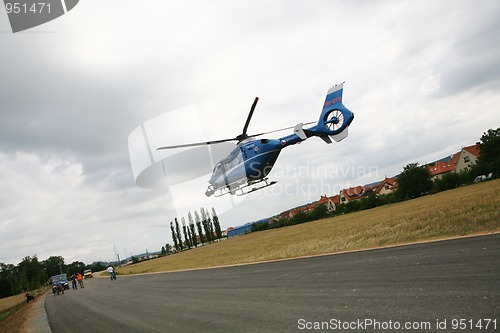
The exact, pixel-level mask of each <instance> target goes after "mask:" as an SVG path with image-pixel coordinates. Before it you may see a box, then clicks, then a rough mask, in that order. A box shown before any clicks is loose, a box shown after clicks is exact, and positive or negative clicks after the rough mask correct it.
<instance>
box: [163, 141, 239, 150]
mask: <svg viewBox="0 0 500 333" xmlns="http://www.w3.org/2000/svg"><path fill="white" fill-rule="evenodd" d="M228 141H238V139H237V138H232V139H223V140H215V141H206V142H197V143H187V144H183V145H175V146H165V147H159V148H156V150H162V149H175V148H186V147H197V146H204V145H212V144H215V143H222V142H228Z"/></svg>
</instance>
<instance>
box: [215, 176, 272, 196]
mask: <svg viewBox="0 0 500 333" xmlns="http://www.w3.org/2000/svg"><path fill="white" fill-rule="evenodd" d="M262 182H265V183H266V184H265V185H262V186H258V187H253V188H251V189H250V190H248V191H245V189H247V188H248V187H251V186H253V185H255V184H259V183H262ZM277 182H278V181H276V180H273V181H271V182H268V181H267V178H264V179H261V180H258V181H252V182H249V183H248V184H246V185H243V186H238V187H235V188H233V189H229V188H227V187H225V188H220V189H218V190H217V191H218V192H212V193H213V195H214V197H216V198H218V197H222V196H224V195H227V194H231V195H236V196H239V197H241V196H243V195H246V194H249V193H252V192H255V191H258V190H261V189H263V188H266V187H268V186H271V185H274V184H276V183H277ZM212 191H213V190H212ZM207 193H208V190H207ZM212 193H210V194H212Z"/></svg>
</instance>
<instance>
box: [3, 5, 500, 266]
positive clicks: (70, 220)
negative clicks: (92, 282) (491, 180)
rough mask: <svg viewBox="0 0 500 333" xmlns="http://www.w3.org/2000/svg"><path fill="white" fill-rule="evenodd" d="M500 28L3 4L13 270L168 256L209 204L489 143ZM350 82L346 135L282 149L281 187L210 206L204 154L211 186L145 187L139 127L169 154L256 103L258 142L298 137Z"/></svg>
mask: <svg viewBox="0 0 500 333" xmlns="http://www.w3.org/2000/svg"><path fill="white" fill-rule="evenodd" d="M498 17H500V3H499V2H498V1H496V0H481V1H479V2H477V1H456V0H453V1H344V0H343V1H334V0H333V1H332V0H325V1H320V0H313V1H310V0H303V1H291V2H290V1H278V0H274V1H268V0H266V1H259V0H252V1H209V2H207V1H185V0H182V1H165V0H161V1H160V0H150V1H146V2H140V3H138V2H137V1H125V0H121V1H118V0H115V1H112V0H109V1H97V0H85V1H80V3H79V4H78V5H77V6H76V7H75V8H74V9H73V10H72V11H70V12H68V13H67V14H65V15H64V16H62V17H60V18H58V19H55V20H54V21H51V22H49V23H47V24H44V25H41V26H39V27H35V28H33V29H30V30H27V31H25V32H20V33H16V34H13V33H12V32H11V29H10V25H9V21H8V18H7V15H6V12H5V11H4V10H3V9H0V45H1V47H0V114H1V121H0V262H5V263H14V264H17V263H18V262H20V261H21V260H22V258H23V257H25V256H32V255H35V254H36V255H37V256H38V258H39V259H41V260H43V259H46V258H48V257H49V256H52V255H61V256H63V257H64V258H65V259H66V262H67V263H70V262H72V261H75V260H78V261H83V262H86V263H91V262H92V261H95V260H113V259H114V258H115V257H114V248H116V251H117V252H119V254H120V257H122V258H123V257H125V256H129V255H131V254H137V253H141V252H145V251H146V249H148V250H149V251H156V250H159V249H160V248H161V246H162V245H164V244H165V243H172V240H171V236H170V229H169V222H170V221H171V220H173V219H174V218H175V217H176V216H177V217H181V216H186V215H187V212H188V211H193V210H195V209H197V210H199V208H200V207H202V206H203V207H206V208H211V207H212V206H213V207H214V208H215V209H216V210H217V211H218V212H219V215H220V220H221V223H222V226H223V227H224V228H227V227H229V226H237V225H241V224H244V223H246V222H249V221H253V220H257V219H260V218H263V217H267V216H271V215H273V214H276V213H279V212H281V211H284V210H286V209H288V208H292V207H294V206H297V205H300V204H304V203H307V202H312V201H315V200H317V199H319V197H320V195H322V194H327V195H334V194H336V193H337V192H338V191H339V190H340V189H341V188H343V187H347V186H353V185H360V184H366V183H370V182H373V181H377V180H381V179H383V178H384V176H386V175H387V176H393V175H395V174H397V173H399V172H400V171H401V170H402V168H403V166H405V165H406V164H408V163H411V162H419V163H421V164H422V163H426V162H431V161H434V160H436V159H439V158H441V157H444V156H446V155H449V154H451V153H454V152H456V151H458V150H459V149H460V147H462V146H467V145H471V144H474V143H475V142H476V141H478V140H479V138H480V136H481V135H482V133H483V132H484V131H486V130H487V129H489V128H497V127H499V125H500V112H499V110H498V105H500V94H499V90H500V44H499V43H498V36H500V21H499V20H498ZM343 81H345V82H346V83H345V85H344V104H345V105H346V106H347V107H348V108H349V109H350V110H352V111H353V112H354V113H355V120H354V122H353V123H352V125H351V127H350V129H349V137H348V138H347V139H345V140H344V141H342V142H340V143H333V144H331V145H326V144H325V143H324V142H323V141H322V140H320V139H317V138H311V139H310V140H307V141H306V142H303V143H302V144H300V145H297V146H292V147H289V148H287V149H285V150H283V151H282V153H281V155H280V158H279V159H278V162H277V163H276V165H275V168H274V169H273V172H272V173H271V175H270V178H271V179H273V180H277V181H278V184H276V185H274V186H272V187H270V188H268V189H266V190H262V191H259V192H256V193H253V194H250V195H247V196H245V197H237V198H227V197H226V198H224V197H223V198H218V199H212V200H210V201H206V200H204V199H203V193H204V192H205V188H206V186H207V185H208V183H207V180H208V178H209V172H210V161H207V160H206V158H205V157H204V155H203V154H200V156H201V157H199V158H197V157H196V156H195V157H193V156H189V157H186V159H185V166H186V168H187V169H189V168H190V167H192V166H193V165H196V166H203V167H205V165H206V166H207V170H206V173H202V174H200V173H199V172H197V173H196V178H197V179H196V180H193V181H191V180H189V179H186V177H183V176H182V175H180V173H181V170H178V169H179V168H177V172H173V173H171V174H169V175H168V179H169V185H167V186H164V187H162V188H158V189H144V188H141V187H139V186H137V185H136V184H135V179H134V174H133V172H132V168H131V162H130V157H129V147H128V140H129V135H130V134H131V133H133V131H134V130H135V129H136V128H138V127H139V126H141V124H145V123H146V124H149V125H151V126H153V125H152V124H156V133H157V137H156V140H157V142H156V143H157V144H160V145H169V144H176V143H182V142H191V141H199V140H200V139H201V140H205V139H212V140H213V139H220V138H226V137H234V136H236V135H238V134H239V133H240V132H241V130H242V127H243V125H244V122H245V119H246V116H247V113H248V110H249V108H250V105H251V104H252V102H253V99H254V98H255V96H259V97H260V101H259V104H258V106H257V109H256V112H255V114H254V117H253V119H252V123H251V124H250V127H249V132H253V133H255V132H262V131H266V130H272V129H277V128H282V127H286V126H293V125H295V124H297V123H299V122H306V121H313V120H316V119H317V118H318V116H319V113H320V111H321V108H322V104H323V101H324V97H325V93H326V91H327V90H328V88H330V87H331V86H332V85H333V84H336V83H340V82H343ZM165 117H166V118H165ZM159 119H162V121H161V122H160V121H159ZM165 119H167V120H165ZM156 120H158V121H156ZM148 122H149V123H148ZM158 133H160V134H158ZM162 133H164V136H163V134H162ZM286 134H288V133H287V132H284V133H274V134H272V135H270V138H278V137H279V136H280V135H286ZM193 177H194V176H193Z"/></svg>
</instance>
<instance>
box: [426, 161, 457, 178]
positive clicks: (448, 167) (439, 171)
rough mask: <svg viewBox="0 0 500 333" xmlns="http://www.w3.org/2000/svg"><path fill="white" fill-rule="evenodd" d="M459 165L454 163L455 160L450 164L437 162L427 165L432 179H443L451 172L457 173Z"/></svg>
mask: <svg viewBox="0 0 500 333" xmlns="http://www.w3.org/2000/svg"><path fill="white" fill-rule="evenodd" d="M456 166H457V164H456V162H454V161H453V158H452V159H451V160H450V161H449V162H442V161H437V162H434V163H433V164H429V165H427V171H429V174H430V175H431V178H432V179H433V180H434V179H441V178H443V176H444V175H445V174H447V173H449V172H455V168H456Z"/></svg>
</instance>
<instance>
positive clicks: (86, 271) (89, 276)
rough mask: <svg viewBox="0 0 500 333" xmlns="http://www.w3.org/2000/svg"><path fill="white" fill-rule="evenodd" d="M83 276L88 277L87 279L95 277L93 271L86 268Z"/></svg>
mask: <svg viewBox="0 0 500 333" xmlns="http://www.w3.org/2000/svg"><path fill="white" fill-rule="evenodd" d="M83 277H84V278H86V279H90V278H91V277H93V275H92V271H91V270H90V269H86V270H84V271H83Z"/></svg>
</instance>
